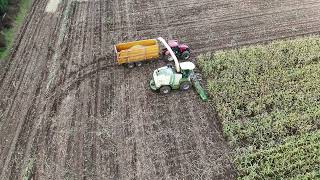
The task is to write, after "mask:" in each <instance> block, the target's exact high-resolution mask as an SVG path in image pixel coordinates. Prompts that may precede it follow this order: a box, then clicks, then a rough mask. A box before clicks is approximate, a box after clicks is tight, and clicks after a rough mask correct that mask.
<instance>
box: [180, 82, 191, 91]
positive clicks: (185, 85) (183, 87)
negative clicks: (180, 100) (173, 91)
mask: <svg viewBox="0 0 320 180" xmlns="http://www.w3.org/2000/svg"><path fill="white" fill-rule="evenodd" d="M190 88H191V83H190V82H188V81H186V82H183V83H181V84H180V90H181V91H187V90H189V89H190Z"/></svg>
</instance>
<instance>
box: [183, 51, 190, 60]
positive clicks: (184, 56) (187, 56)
mask: <svg viewBox="0 0 320 180" xmlns="http://www.w3.org/2000/svg"><path fill="white" fill-rule="evenodd" d="M189 58H190V52H189V51H185V52H183V53H182V54H181V59H182V60H188V59H189Z"/></svg>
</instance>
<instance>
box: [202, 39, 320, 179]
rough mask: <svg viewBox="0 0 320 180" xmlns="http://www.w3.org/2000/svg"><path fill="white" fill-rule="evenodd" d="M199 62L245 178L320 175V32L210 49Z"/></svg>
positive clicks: (240, 171)
mask: <svg viewBox="0 0 320 180" xmlns="http://www.w3.org/2000/svg"><path fill="white" fill-rule="evenodd" d="M198 62H199V64H200V66H201V68H202V70H203V72H204V74H205V75H206V77H207V78H208V91H209V93H210V96H211V99H212V103H213V104H214V106H215V107H216V109H217V111H218V114H219V116H220V118H221V121H222V123H223V129H224V133H225V135H226V137H227V139H228V140H229V142H230V144H231V145H232V147H233V148H234V149H235V155H234V159H235V163H236V165H237V168H238V171H239V176H240V178H245V179H247V178H249V179H274V178H280V179H281V178H299V177H305V178H307V177H312V176H314V177H318V176H319V175H320V172H319V165H318V164H320V162H319V157H320V148H319V144H320V140H319V133H320V38H319V37H307V38H299V39H295V40H287V41H276V42H273V43H270V44H268V45H256V46H250V47H244V48H240V49H236V50H227V51H219V52H216V53H209V54H206V55H201V56H200V57H199V61H198ZM310 139H312V141H311V140H310ZM303 141H307V143H305V144H303V143H302V144H301V142H303Z"/></svg>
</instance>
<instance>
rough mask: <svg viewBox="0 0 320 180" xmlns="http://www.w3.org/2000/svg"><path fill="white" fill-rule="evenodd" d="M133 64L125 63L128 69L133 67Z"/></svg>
mask: <svg viewBox="0 0 320 180" xmlns="http://www.w3.org/2000/svg"><path fill="white" fill-rule="evenodd" d="M134 66H135V64H134V63H128V64H127V67H128V68H129V69H132V68H134Z"/></svg>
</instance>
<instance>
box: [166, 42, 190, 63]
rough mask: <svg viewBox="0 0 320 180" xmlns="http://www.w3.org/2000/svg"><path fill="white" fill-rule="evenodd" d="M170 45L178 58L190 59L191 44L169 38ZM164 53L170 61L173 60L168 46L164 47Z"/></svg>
mask: <svg viewBox="0 0 320 180" xmlns="http://www.w3.org/2000/svg"><path fill="white" fill-rule="evenodd" d="M168 45H169V46H170V47H171V49H172V51H173V52H174V54H175V55H176V56H177V58H178V59H181V60H188V59H189V58H190V53H191V52H190V48H189V46H187V45H185V44H179V42H178V40H169V41H168ZM162 55H163V57H165V58H166V59H167V60H169V61H172V60H173V58H172V57H171V55H170V53H169V51H168V49H167V48H164V49H162Z"/></svg>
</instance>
